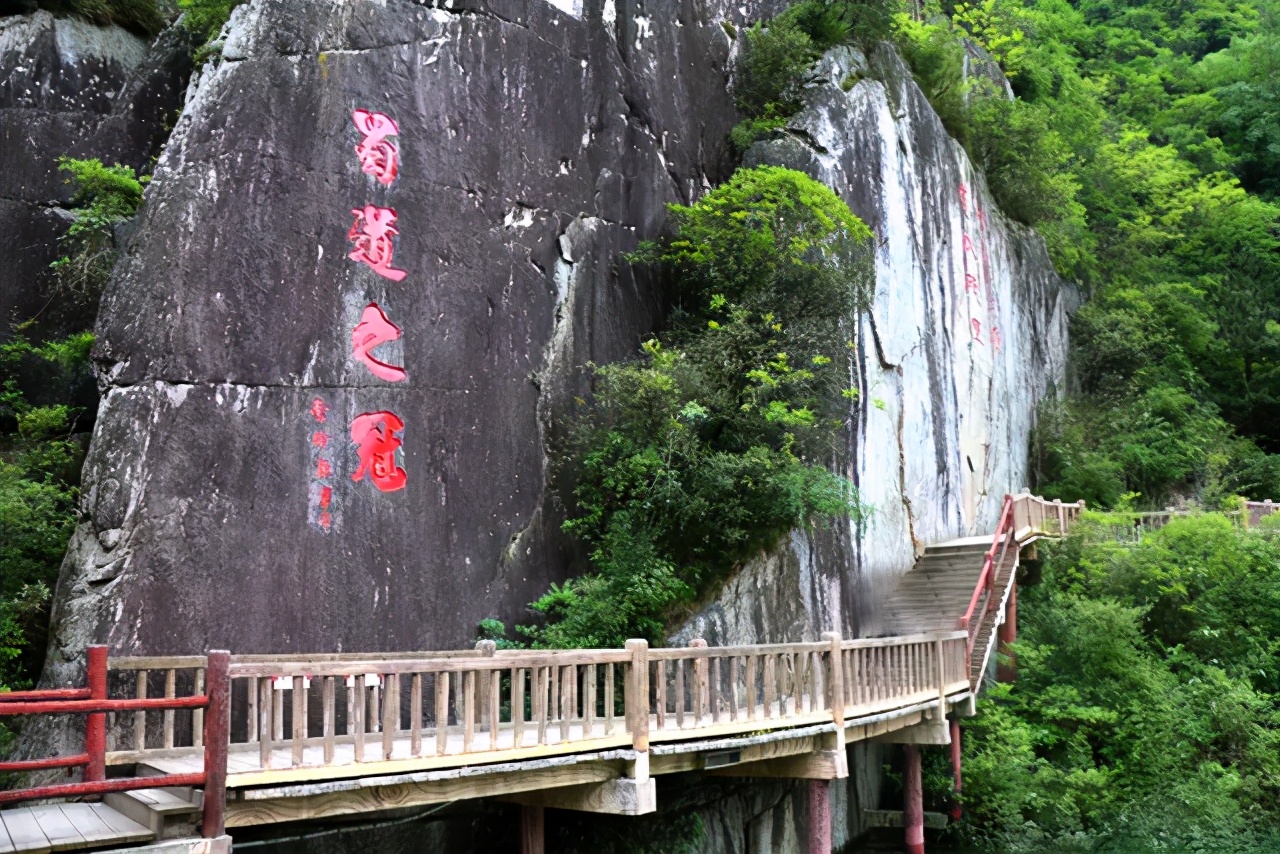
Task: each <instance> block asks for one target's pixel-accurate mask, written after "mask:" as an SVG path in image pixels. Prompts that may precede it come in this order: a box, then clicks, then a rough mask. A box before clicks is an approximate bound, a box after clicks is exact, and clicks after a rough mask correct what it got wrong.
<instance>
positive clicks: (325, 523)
mask: <svg viewBox="0 0 1280 854" xmlns="http://www.w3.org/2000/svg"><path fill="white" fill-rule="evenodd" d="M316 522H317V523H319V525H320V527H321V528H324V529H325V530H326V531H327V530H329V529H330V528H331V527H333V517H332V516H330V515H329V511H328V510H321V511H320V518H318V519H316Z"/></svg>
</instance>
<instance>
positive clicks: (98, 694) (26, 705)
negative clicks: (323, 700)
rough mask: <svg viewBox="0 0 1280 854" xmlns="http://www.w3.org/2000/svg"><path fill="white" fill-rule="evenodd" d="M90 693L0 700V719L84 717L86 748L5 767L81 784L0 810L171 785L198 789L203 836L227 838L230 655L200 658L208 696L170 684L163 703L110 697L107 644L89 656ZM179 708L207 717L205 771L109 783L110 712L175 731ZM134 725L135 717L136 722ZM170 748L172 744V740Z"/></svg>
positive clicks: (10, 798)
mask: <svg viewBox="0 0 1280 854" xmlns="http://www.w3.org/2000/svg"><path fill="white" fill-rule="evenodd" d="M85 660H86V675H87V680H86V681H87V682H88V686H87V687H85V688H61V689H51V690H43V691H14V692H7V693H2V694H0V717H14V716H18V715H72V714H80V715H84V716H85V721H86V723H85V736H84V750H83V752H81V753H78V754H75V755H73V756H67V757H51V758H47V759H31V760H22V761H13V762H0V771H7V772H32V771H47V770H56V769H75V768H81V769H83V776H82V779H81V780H80V781H79V782H74V783H61V784H52V785H43V786H33V787H29V788H25V789H12V790H9V791H3V792H0V804H7V803H16V802H19V801H29V800H39V799H45V798H68V797H80V796H86V795H103V794H108V793H110V792H126V791H131V790H136V789H151V788H161V787H166V786H201V787H203V788H204V790H205V797H206V799H205V802H204V816H203V821H202V831H203V833H204V835H205V836H206V837H216V836H220V835H222V832H223V810H224V808H225V803H226V797H225V787H226V768H227V739H226V726H225V722H226V720H227V714H228V696H227V691H226V688H227V686H228V684H229V681H228V667H229V664H230V653H227V652H223V651H215V652H210V653H209V654H208V656H206V657H202V658H201V659H200V663H201V669H202V671H203V672H207V674H208V676H209V680H210V687H209V690H208V691H207V692H205V693H192V694H188V695H184V696H176V695H175V693H174V691H173V690H172V685H173V682H172V681H169V682H168V684H169V686H170V690H168V691H166V696H165V697H157V698H148V697H146V696H145V692H143V695H142V696H139V697H134V698H130V699H111V698H110V697H109V696H108V659H107V648H106V647H105V646H91V647H89V648H88V650H86V655H85ZM179 710H191V711H192V712H194V713H195V714H198V715H202V716H203V718H202V723H201V727H200V738H201V740H202V741H203V744H204V762H203V768H202V770H200V771H199V772H196V773H190V774H161V775H156V776H144V777H113V778H111V779H108V778H107V774H106V768H107V714H108V713H111V712H114V713H117V714H119V713H122V712H128V713H132V715H135V716H143V717H145V716H146V714H147V712H148V711H158V712H161V713H162V714H163V715H164V718H165V729H166V731H167V732H170V733H171V732H172V728H173V723H172V722H173V720H174V718H173V716H174V714H175V713H177V712H178V711H179ZM135 719H136V718H135ZM169 745H170V747H172V738H171V737H170V739H169Z"/></svg>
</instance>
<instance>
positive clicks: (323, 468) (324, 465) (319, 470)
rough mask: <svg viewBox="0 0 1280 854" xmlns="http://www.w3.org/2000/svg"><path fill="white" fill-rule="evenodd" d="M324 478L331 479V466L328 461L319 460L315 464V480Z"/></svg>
mask: <svg viewBox="0 0 1280 854" xmlns="http://www.w3.org/2000/svg"><path fill="white" fill-rule="evenodd" d="M326 477H333V466H331V465H329V461H328V460H326V459H321V460H320V461H319V462H317V463H316V473H315V478H316V480H323V479H324V478H326Z"/></svg>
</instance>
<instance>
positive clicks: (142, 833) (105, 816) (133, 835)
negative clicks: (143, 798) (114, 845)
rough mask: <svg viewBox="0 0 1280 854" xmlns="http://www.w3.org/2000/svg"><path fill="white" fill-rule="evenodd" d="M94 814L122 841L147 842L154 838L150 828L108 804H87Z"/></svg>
mask: <svg viewBox="0 0 1280 854" xmlns="http://www.w3.org/2000/svg"><path fill="white" fill-rule="evenodd" d="M86 806H88V807H89V808H90V809H91V810H93V813H94V815H96V816H97V817H98V818H99V819H100V820H101V821H102V823H103V824H105V825H106V826H107V828H108V829H109V830H110V831H111V832H112V833H113V834H114V837H113V838H114V839H115V840H117V841H119V842H121V843H125V842H146V841H148V840H150V839H152V838H153V837H154V836H155V834H153V833H152V832H151V830H150V828H147V827H143V826H142V825H141V824H138V822H136V821H134V820H133V819H131V818H129V817H127V816H124V815H121V814H120V813H118V812H116V811H115V810H113V809H112V808H111V807H109V806H107V805H106V804H86Z"/></svg>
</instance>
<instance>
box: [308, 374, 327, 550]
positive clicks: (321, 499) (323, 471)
mask: <svg viewBox="0 0 1280 854" xmlns="http://www.w3.org/2000/svg"><path fill="white" fill-rule="evenodd" d="M308 411H309V412H310V413H311V418H312V420H313V421H315V422H316V423H317V424H323V423H324V422H325V420H326V419H327V418H328V413H329V406H328V404H326V403H325V402H324V401H323V400H321V399H320V398H318V397H317V398H316V399H315V400H313V401H311V408H310V409H309V410H308ZM311 447H312V448H313V449H314V451H315V454H316V470H315V474H314V475H312V484H311V496H312V506H311V516H312V521H314V522H315V524H317V525H319V526H320V527H321V528H322V529H324V530H325V531H328V530H329V529H330V528H331V527H332V526H333V517H332V516H331V515H330V513H329V507H330V505H332V504H333V488H332V487H331V486H329V485H328V484H326V483H324V482H323V481H325V480H328V479H329V478H330V477H332V476H333V465H332V464H331V463H330V462H329V459H328V458H327V457H325V456H324V454H325V451H326V450H327V449H328V447H329V434H328V433H325V432H324V431H323V430H315V431H313V432H312V434H311Z"/></svg>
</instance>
